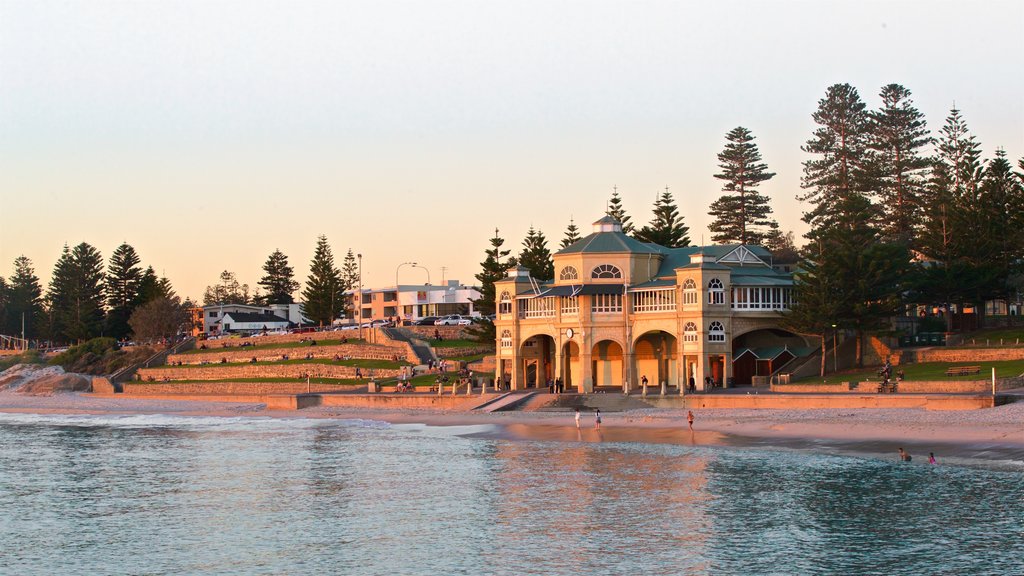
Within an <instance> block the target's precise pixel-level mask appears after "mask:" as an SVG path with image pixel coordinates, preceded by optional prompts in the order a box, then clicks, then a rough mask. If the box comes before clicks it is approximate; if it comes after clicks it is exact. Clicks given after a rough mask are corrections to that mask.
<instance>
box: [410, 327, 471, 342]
mask: <svg viewBox="0 0 1024 576" xmlns="http://www.w3.org/2000/svg"><path fill="white" fill-rule="evenodd" d="M466 328H468V326H402V330H405V331H406V332H408V333H411V334H414V335H415V336H416V337H417V338H420V339H421V340H427V341H428V342H429V341H430V340H433V339H434V330H437V331H438V332H439V333H440V334H441V337H442V338H444V339H445V340H462V339H464V338H465V337H466Z"/></svg>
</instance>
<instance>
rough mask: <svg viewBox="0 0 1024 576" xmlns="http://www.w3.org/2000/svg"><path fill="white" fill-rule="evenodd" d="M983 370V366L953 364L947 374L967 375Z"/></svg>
mask: <svg viewBox="0 0 1024 576" xmlns="http://www.w3.org/2000/svg"><path fill="white" fill-rule="evenodd" d="M979 372H981V366H952V367H950V368H948V369H947V370H946V376H966V375H968V374H977V373H979Z"/></svg>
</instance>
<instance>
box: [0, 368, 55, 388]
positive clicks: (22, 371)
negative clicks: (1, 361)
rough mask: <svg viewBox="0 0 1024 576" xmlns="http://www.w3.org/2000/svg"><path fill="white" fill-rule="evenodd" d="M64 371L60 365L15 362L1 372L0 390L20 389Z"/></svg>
mask: <svg viewBox="0 0 1024 576" xmlns="http://www.w3.org/2000/svg"><path fill="white" fill-rule="evenodd" d="M63 373H64V369H63V368H61V367H60V366H42V365H40V364H15V365H14V366H11V367H10V368H8V369H7V370H4V371H3V372H0V390H19V389H20V388H21V387H22V386H24V385H25V384H28V383H29V382H31V381H33V380H35V379H37V378H45V377H48V376H59V375H61V374H63Z"/></svg>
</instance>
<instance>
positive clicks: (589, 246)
mask: <svg viewBox="0 0 1024 576" xmlns="http://www.w3.org/2000/svg"><path fill="white" fill-rule="evenodd" d="M658 248H660V247H656V246H654V245H653V244H645V243H643V242H641V241H639V240H637V239H635V238H630V237H629V236H626V235H625V234H623V233H622V232H594V233H593V234H591V235H589V236H586V237H584V238H581V239H579V240H577V241H576V242H573V243H572V244H570V245H569V246H567V247H565V248H562V249H561V250H559V251H558V252H556V254H594V253H609V252H613V253H614V252H631V253H635V254H661V253H662V250H664V248H662V249H661V250H659V249H658Z"/></svg>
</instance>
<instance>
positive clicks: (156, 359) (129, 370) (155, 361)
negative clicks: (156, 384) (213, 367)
mask: <svg viewBox="0 0 1024 576" xmlns="http://www.w3.org/2000/svg"><path fill="white" fill-rule="evenodd" d="M195 345H196V339H195V338H186V339H185V340H182V341H181V342H178V343H177V344H175V345H174V346H171V347H170V348H167V349H166V350H161V351H160V352H157V353H156V354H153V355H152V356H150V357H149V358H146V359H145V360H143V361H142V362H136V363H135V364H131V365H129V366H125V367H124V368H121V369H120V370H118V371H117V372H114V373H113V374H111V375H110V376H109V377H108V378H107V379H108V380H110V383H111V384H113V386H114V391H115V392H121V391H122V388H121V384H123V383H125V382H127V381H129V380H131V379H132V376H134V375H135V373H136V372H138V371H139V368H149V367H150V366H160V365H161V364H164V363H165V362H167V357H168V356H170V355H171V354H180V353H182V352H185V351H186V350H191V349H192V347H194V346H195Z"/></svg>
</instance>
